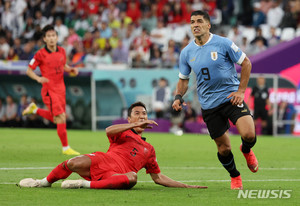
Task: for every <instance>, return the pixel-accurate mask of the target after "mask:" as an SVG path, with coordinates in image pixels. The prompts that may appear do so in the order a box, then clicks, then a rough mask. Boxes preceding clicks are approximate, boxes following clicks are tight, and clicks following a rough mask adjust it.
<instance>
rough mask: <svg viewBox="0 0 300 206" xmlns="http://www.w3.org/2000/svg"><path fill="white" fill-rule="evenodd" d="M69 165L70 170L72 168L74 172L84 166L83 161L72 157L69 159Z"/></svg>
mask: <svg viewBox="0 0 300 206" xmlns="http://www.w3.org/2000/svg"><path fill="white" fill-rule="evenodd" d="M67 166H68V168H69V170H71V171H72V172H76V171H77V170H79V169H80V168H81V167H82V163H81V161H80V160H79V159H78V158H76V157H75V158H72V159H69V161H68V162H67Z"/></svg>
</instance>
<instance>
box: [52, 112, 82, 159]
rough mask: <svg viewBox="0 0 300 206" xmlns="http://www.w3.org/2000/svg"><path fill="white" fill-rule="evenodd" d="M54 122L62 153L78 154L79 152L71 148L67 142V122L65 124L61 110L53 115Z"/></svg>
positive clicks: (64, 117)
mask: <svg viewBox="0 0 300 206" xmlns="http://www.w3.org/2000/svg"><path fill="white" fill-rule="evenodd" d="M53 120H54V123H55V124H56V129H57V134H58V136H59V139H60V141H61V144H62V146H63V154H65V155H80V153H79V152H77V151H75V150H73V149H72V148H71V147H70V146H69V144H68V136H67V124H66V114H65V113H64V112H63V113H61V114H58V115H56V116H54V118H53Z"/></svg>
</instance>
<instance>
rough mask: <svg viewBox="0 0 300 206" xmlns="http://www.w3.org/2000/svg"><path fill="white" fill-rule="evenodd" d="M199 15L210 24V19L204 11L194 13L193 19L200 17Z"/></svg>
mask: <svg viewBox="0 0 300 206" xmlns="http://www.w3.org/2000/svg"><path fill="white" fill-rule="evenodd" d="M198 15H200V16H203V18H204V19H205V20H207V21H208V22H209V23H210V17H209V15H208V13H207V12H206V11H202V10H197V11H193V12H192V14H191V17H192V16H198Z"/></svg>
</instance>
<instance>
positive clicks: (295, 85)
mask: <svg viewBox="0 0 300 206" xmlns="http://www.w3.org/2000/svg"><path fill="white" fill-rule="evenodd" d="M0 2H1V3H0V11H1V27H0V59H1V61H0V72H1V76H0V80H1V81H0V98H1V99H2V102H4V104H5V98H6V96H7V95H11V96H12V97H13V99H14V101H15V102H16V103H17V104H18V103H19V102H20V98H21V96H22V95H24V94H27V95H28V101H30V99H31V98H35V99H36V100H37V102H38V103H39V104H41V103H42V101H41V97H40V85H38V84H36V83H35V82H33V81H31V80H30V79H29V78H28V77H27V76H26V75H25V71H26V69H27V65H28V61H29V60H30V59H31V58H32V57H33V55H34V53H35V52H36V51H37V50H38V49H40V48H41V47H42V46H43V44H42V39H41V28H42V27H43V26H44V25H46V24H47V23H52V24H53V25H55V28H56V29H57V31H58V35H59V44H60V45H61V46H63V47H64V48H65V49H66V51H67V56H68V63H69V64H70V65H72V66H76V67H78V68H80V75H79V76H78V77H76V78H71V77H68V76H66V78H65V82H66V85H67V102H68V104H69V106H70V109H71V111H72V114H73V116H74V118H73V120H72V126H71V127H72V128H76V129H93V130H95V129H103V128H105V127H106V126H107V125H109V124H111V123H112V122H114V121H118V120H120V119H122V117H123V111H124V109H125V108H126V107H127V106H128V105H130V104H131V103H133V102H135V101H136V100H142V101H143V102H145V103H146V104H147V106H148V107H149V112H150V113H149V114H150V118H155V116H154V114H153V112H152V111H151V108H152V105H151V94H152V90H153V87H154V86H155V85H156V84H157V81H158V79H159V78H161V77H164V78H166V79H167V80H168V82H169V86H170V88H171V90H172V91H173V90H174V88H175V84H176V81H177V78H178V77H177V76H178V57H179V54H180V50H181V49H182V48H183V47H184V46H185V45H186V44H187V43H188V42H189V41H190V40H192V35H191V32H190V29H189V15H190V12H191V11H193V10H195V9H204V10H206V11H208V13H209V14H210V16H211V20H212V26H213V27H212V32H213V33H216V34H219V35H222V36H227V37H228V38H230V39H231V40H233V41H234V42H235V43H236V44H237V45H238V46H239V47H240V48H241V49H242V50H243V51H244V52H245V53H246V54H247V55H248V56H250V59H251V61H252V64H253V69H252V73H253V74H259V73H263V74H267V75H265V76H266V77H267V84H268V87H269V88H270V93H271V100H272V103H273V106H274V109H275V111H274V113H273V114H274V116H273V117H272V119H273V120H275V121H273V126H274V125H275V127H276V126H277V124H278V121H277V113H278V104H280V103H281V102H288V103H289V105H290V106H291V107H292V108H293V109H292V111H293V112H294V113H293V114H290V116H289V119H286V120H291V121H290V122H289V121H287V124H285V127H286V129H285V130H284V132H283V133H285V134H289V133H290V134H294V135H299V122H300V116H299V113H300V112H299V111H300V109H299V102H300V95H299V87H300V85H299V82H300V81H299V80H300V77H299V76H300V72H299V70H300V69H299V67H300V64H299V62H300V59H299V55H298V54H299V52H300V51H299V50H300V39H299V37H297V36H299V35H300V28H299V25H300V24H299V19H300V18H299V11H300V1H298V0H279V1H270V0H261V1H259V0H256V1H255V0H252V1H250V0H249V1H241V0H236V1H233V0H231V1H222V0H217V1H215V0H202V1H188V0H186V1H167V0H164V1H153V2H152V1H151V2H150V1H148V0H143V1H109V0H108V1H101V0H93V1H82V0H78V1H76V0H74V1H72V0H68V1H60V0H56V1H53V0H49V1H33V0H30V1H25V0H12V1H0ZM275 17H276V18H275ZM161 22H163V26H162V28H160V25H158V24H160V23H161ZM273 28H274V29H273ZM272 32H274V33H272ZM154 34H161V35H162V36H163V38H162V39H158V38H155V37H154ZM239 69H240V68H239V67H237V70H238V71H239ZM273 74H275V76H272V75H273ZM276 76H277V77H276ZM255 78H256V75H252V79H251V80H250V82H249V89H250V88H251V87H252V86H254V85H255ZM277 78H278V79H279V81H278V85H275V84H277V83H276V82H277V80H276V79H277ZM94 80H95V81H94ZM193 81H194V80H193ZM193 81H191V89H190V90H189V92H188V95H187V97H186V99H187V100H189V101H192V105H193V106H194V108H195V109H196V110H197V112H198V115H199V116H201V114H200V110H199V108H200V105H198V103H197V98H196V93H195V88H194V87H193V86H192V83H193ZM277 87H278V89H276V88H277ZM93 88H94V90H93ZM249 91H251V89H250V90H249ZM249 91H248V94H249ZM94 95H95V96H94ZM92 99H95V101H92ZM246 99H247V97H246ZM276 99H277V100H276ZM93 103H94V104H95V106H93ZM170 103H171V99H170ZM41 106H42V105H41ZM93 114H95V115H93ZM200 119H201V118H200ZM95 122H96V123H95ZM274 122H275V123H274ZM165 123H166V124H164V122H162V128H165V129H162V128H158V130H157V131H164V132H168V131H169V127H170V123H169V122H165ZM196 126H198V127H200V128H202V126H203V122H201V121H200V122H199V124H196ZM291 126H292V128H291ZM50 127H51V125H50ZM293 128H294V129H293ZM233 130H234V129H233ZM193 132H206V131H205V129H199V130H195V131H193ZM232 132H234V131H232ZM276 133H277V129H276V128H275V129H274V128H273V134H276Z"/></svg>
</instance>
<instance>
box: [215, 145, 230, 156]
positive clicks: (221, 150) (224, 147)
mask: <svg viewBox="0 0 300 206" xmlns="http://www.w3.org/2000/svg"><path fill="white" fill-rule="evenodd" d="M218 152H219V153H220V155H222V156H228V155H229V154H230V152H231V146H230V145H222V146H220V147H218Z"/></svg>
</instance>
